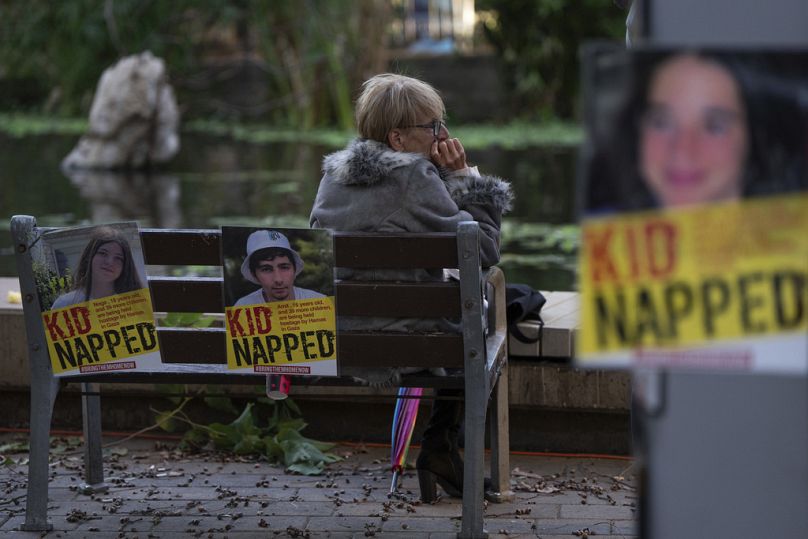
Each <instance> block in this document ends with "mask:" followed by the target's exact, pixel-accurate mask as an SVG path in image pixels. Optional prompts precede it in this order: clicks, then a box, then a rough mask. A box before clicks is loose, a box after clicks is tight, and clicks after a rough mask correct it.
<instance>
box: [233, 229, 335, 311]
mask: <svg viewBox="0 0 808 539" xmlns="http://www.w3.org/2000/svg"><path fill="white" fill-rule="evenodd" d="M301 271H303V260H302V259H301V258H300V255H299V254H297V251H295V250H294V249H292V246H291V245H290V244H289V240H288V239H287V238H286V236H284V235H283V234H281V233H280V232H277V231H275V230H256V231H255V232H253V233H252V234H250V236H249V237H248V238H247V258H245V259H244V262H243V263H242V264H241V275H243V276H244V278H245V279H247V280H248V281H250V282H251V283H254V284H257V285H259V286H260V287H261V288H259V289H258V290H256V291H254V292H251V293H249V294H247V295H246V296H243V297H241V298H239V299H238V301H236V303H235V306H236V307H240V306H243V305H255V304H258V303H267V302H272V301H290V300H295V299H312V298H322V297H325V295H324V294H321V293H319V292H315V291H314V290H309V289H307V288H300V287H298V286H295V278H296V277H297V276H298V275H300V272H301Z"/></svg>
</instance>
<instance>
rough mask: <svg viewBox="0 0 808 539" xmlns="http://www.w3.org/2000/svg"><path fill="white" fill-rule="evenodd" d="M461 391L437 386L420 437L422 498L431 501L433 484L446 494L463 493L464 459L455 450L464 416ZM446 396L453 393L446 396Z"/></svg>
mask: <svg viewBox="0 0 808 539" xmlns="http://www.w3.org/2000/svg"><path fill="white" fill-rule="evenodd" d="M462 396H463V391H462V390H457V389H439V390H437V392H436V397H437V398H436V399H435V402H434V404H433V406H432V415H431V416H430V418H429V424H428V425H427V427H426V430H425V431H424V436H423V438H422V440H421V452H420V453H419V455H418V459H417V460H416V463H415V467H416V469H417V470H418V484H419V486H420V487H421V500H422V501H424V502H426V503H430V502H433V501H435V499H436V498H437V488H436V484H438V485H440V486H441V488H443V490H445V491H446V493H447V494H448V495H449V496H455V497H458V498H459V497H462V496H463V459H462V458H461V457H460V451H459V450H458V444H457V435H458V432H459V430H460V423H461V421H462V419H463V401H462V400H459V399H458V397H460V398H462ZM446 397H454V398H453V399H451V400H450V399H446Z"/></svg>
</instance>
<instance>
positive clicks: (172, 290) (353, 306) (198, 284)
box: [149, 277, 460, 318]
mask: <svg viewBox="0 0 808 539" xmlns="http://www.w3.org/2000/svg"><path fill="white" fill-rule="evenodd" d="M149 287H150V288H151V291H152V301H153V305H154V310H155V311H157V312H184V313H216V312H222V311H224V306H223V300H222V280H221V279H219V278H216V277H192V278H181V277H151V278H149ZM336 289H337V291H336V298H337V314H338V315H339V316H371V317H374V316H375V317H379V316H384V317H391V318H407V317H418V318H443V317H447V318H457V317H459V316H460V291H459V288H458V284H457V283H456V282H446V283H443V282H440V283H381V282H373V283H371V282H364V283H363V282H354V281H351V282H338V283H337V287H336Z"/></svg>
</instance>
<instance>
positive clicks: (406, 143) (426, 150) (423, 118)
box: [401, 114, 449, 159]
mask: <svg viewBox="0 0 808 539" xmlns="http://www.w3.org/2000/svg"><path fill="white" fill-rule="evenodd" d="M434 121H435V118H433V117H431V116H430V115H428V114H421V115H420V116H418V121H417V122H416V123H415V125H417V126H426V125H430V126H431V125H432V123H433V122H434ZM448 138H449V130H448V128H447V127H446V126H445V124H443V125H442V126H441V128H440V131H439V134H438V136H437V137H435V135H434V133H433V131H432V127H407V128H403V129H401V141H402V145H403V150H404V151H405V152H413V153H420V154H421V155H423V156H424V157H426V158H427V159H429V158H430V155H431V154H432V143H433V142H435V141H437V142H440V141H442V140H446V139H448Z"/></svg>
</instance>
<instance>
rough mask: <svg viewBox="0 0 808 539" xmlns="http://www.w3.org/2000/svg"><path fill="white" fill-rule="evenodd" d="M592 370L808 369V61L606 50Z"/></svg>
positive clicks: (588, 168) (601, 65)
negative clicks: (649, 368)
mask: <svg viewBox="0 0 808 539" xmlns="http://www.w3.org/2000/svg"><path fill="white" fill-rule="evenodd" d="M585 85H586V88H585V93H586V123H587V141H586V144H585V145H584V148H583V150H582V152H583V156H582V168H581V173H580V180H581V184H582V185H581V187H582V189H581V192H582V199H581V200H582V204H581V206H582V208H581V209H582V238H583V242H582V249H581V257H580V292H581V305H582V308H581V331H580V333H579V335H578V341H577V347H576V354H577V358H578V359H577V361H578V364H579V365H581V366H586V367H593V368H606V367H665V368H672V369H686V370H694V369H701V370H704V369H707V370H718V371H728V370H729V371H736V372H765V373H780V374H797V375H804V374H806V373H808V311H807V309H806V308H807V307H808V171H807V170H806V157H807V155H806V154H808V136H806V131H808V99H806V96H808V54H806V53H798V52H793V51H789V52H776V51H767V52H745V51H738V50H732V51H716V50H686V51H681V50H650V49H646V50H642V49H640V50H633V51H630V52H629V51H623V50H621V51H617V50H614V49H612V50H608V49H603V48H592V49H590V50H588V51H587V54H586V69H585Z"/></svg>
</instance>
